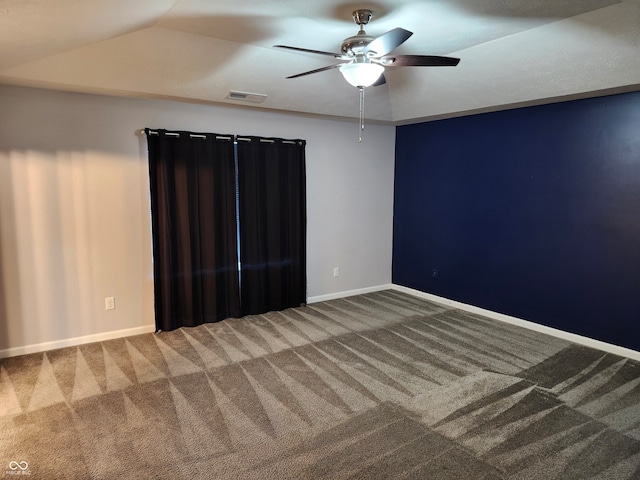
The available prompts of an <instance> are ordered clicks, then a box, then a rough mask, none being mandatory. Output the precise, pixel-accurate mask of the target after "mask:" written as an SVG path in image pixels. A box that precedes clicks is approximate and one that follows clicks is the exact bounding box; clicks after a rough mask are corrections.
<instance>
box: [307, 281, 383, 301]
mask: <svg viewBox="0 0 640 480" xmlns="http://www.w3.org/2000/svg"><path fill="white" fill-rule="evenodd" d="M390 288H393V285H391V284H390V283H388V284H386V285H376V286H375V287H367V288H358V289H357V290H347V291H345V292H336V293H329V294H327V295H318V296H316V297H309V298H308V299H307V303H318V302H326V301H327V300H335V299H336V298H345V297H353V296H354V295H362V294H364V293H373V292H380V291H382V290H389V289H390Z"/></svg>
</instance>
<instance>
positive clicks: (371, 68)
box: [274, 9, 460, 141]
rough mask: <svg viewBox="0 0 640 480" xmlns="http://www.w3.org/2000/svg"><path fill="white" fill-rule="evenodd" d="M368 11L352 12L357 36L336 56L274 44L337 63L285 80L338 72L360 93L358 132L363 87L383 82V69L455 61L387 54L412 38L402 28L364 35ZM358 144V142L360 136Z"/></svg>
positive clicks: (446, 64)
mask: <svg viewBox="0 0 640 480" xmlns="http://www.w3.org/2000/svg"><path fill="white" fill-rule="evenodd" d="M372 15H373V12H372V11H371V10H365V9H361V10H356V11H354V12H353V21H354V22H355V23H356V25H358V26H359V27H360V30H359V31H358V33H357V35H355V36H353V37H349V38H346V39H345V40H344V41H343V42H342V46H341V48H340V53H332V52H323V51H321V50H311V49H308V48H300V47H290V46H288V45H274V47H276V48H285V49H288V50H294V51H298V52H307V53H314V54H318V55H325V56H330V57H333V58H336V59H338V60H341V62H340V63H337V64H334V65H329V66H327V67H322V68H317V69H315V70H311V71H308V72H303V73H298V74H296V75H291V76H289V77H287V78H298V77H302V76H305V75H311V74H312V73H319V72H324V71H325V70H331V69H334V68H338V69H340V73H342V75H343V76H344V78H345V80H346V81H347V82H349V83H350V84H351V85H353V86H354V87H357V88H358V89H359V90H360V131H362V130H364V88H365V87H370V86H378V85H383V84H385V83H386V81H387V80H386V78H385V76H384V71H385V69H386V68H398V67H455V66H456V65H458V63H459V62H460V59H459V58H453V57H440V56H436V55H390V53H391V52H392V51H393V50H395V49H396V48H398V47H399V46H400V45H402V44H403V43H404V42H406V41H407V39H408V38H409V37H410V36H411V35H413V33H412V32H410V31H408V30H405V29H403V28H394V29H392V30H389V31H388V32H386V33H383V34H382V35H380V36H379V37H372V36H370V35H367V33H366V32H365V31H364V25H367V24H368V23H369V21H370V20H371V17H372ZM359 141H362V136H360V138H359Z"/></svg>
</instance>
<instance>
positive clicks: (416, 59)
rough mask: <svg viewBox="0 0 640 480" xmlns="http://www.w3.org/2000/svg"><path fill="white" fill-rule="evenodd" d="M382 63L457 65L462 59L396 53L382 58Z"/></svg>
mask: <svg viewBox="0 0 640 480" xmlns="http://www.w3.org/2000/svg"><path fill="white" fill-rule="evenodd" d="M380 63H381V64H382V65H384V66H385V67H455V66H456V65H458V63H460V59H459V58H453V57H439V56H437V55H395V56H392V57H384V58H381V59H380Z"/></svg>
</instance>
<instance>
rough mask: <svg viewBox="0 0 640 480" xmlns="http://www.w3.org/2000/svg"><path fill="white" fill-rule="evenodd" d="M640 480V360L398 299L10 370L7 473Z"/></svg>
mask: <svg viewBox="0 0 640 480" xmlns="http://www.w3.org/2000/svg"><path fill="white" fill-rule="evenodd" d="M26 473H29V474H30V475H31V477H30V478H43V479H60V478H65V479H76V478H77V479H90V478H93V479H113V478H184V479H187V478H188V479H193V478H206V479H236V478H242V479H272V478H273V479H282V478H291V479H294V478H295V479H304V478H313V479H318V478H326V479H348V478H366V479H376V478H379V479H389V478H401V479H405V478H407V479H408V478H419V479H433V480H437V479H456V480H458V479H473V480H483V479H486V480H489V479H518V480H521V479H541V480H552V479H563V480H572V479H576V480H578V479H580V480H583V479H600V480H604V479H607V480H610V479H639V478H640V364H639V363H638V362H635V361H632V360H629V359H627V358H623V357H618V356H615V355H612V354H608V353H604V352H601V351H598V350H593V349H589V348H586V347H582V346H577V345H574V344H571V343H569V342H566V341H564V340H559V339H557V338H552V337H548V336H545V335H542V334H539V333H536V332H532V331H528V330H524V329H521V328H518V327H514V326H511V325H507V324H503V323H500V322H496V321H493V320H489V319H486V318H482V317H479V316H475V315H471V314H469V313H465V312H462V311H459V310H454V309H450V308H447V307H444V306H442V305H437V304H434V303H430V302H427V301H424V300H421V299H417V298H415V297H411V296H408V295H404V294H401V293H398V292H395V291H384V292H379V293H372V294H367V295H360V296H356V297H350V298H346V299H340V300H333V301H328V302H324V303H319V304H314V305H310V306H307V307H303V308H297V309H291V310H287V311H284V312H278V313H269V314H266V315H257V316H252V317H247V318H245V319H233V320H227V321H224V322H220V323H216V324H209V325H203V326H200V327H196V328H190V329H182V330H178V331H174V332H165V333H160V334H157V335H154V334H148V335H140V336H136V337H128V338H124V339H119V340H110V341H105V342H100V343H94V344H88V345H83V346H80V347H72V348H65V349H60V350H54V351H49V352H46V353H39V354H33V355H25V356H21V357H14V358H9V359H5V360H2V361H0V477H3V476H4V477H6V478H15V475H17V474H20V475H22V474H26Z"/></svg>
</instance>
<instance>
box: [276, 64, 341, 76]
mask: <svg viewBox="0 0 640 480" xmlns="http://www.w3.org/2000/svg"><path fill="white" fill-rule="evenodd" d="M341 65H344V64H343V63H338V64H336V65H329V66H328V67H322V68H316V69H315V70H310V71H308V72H303V73H298V74H297V75H291V76H290V77H287V78H298V77H303V76H305V75H311V74H312V73H318V72H324V71H325V70H331V69H332V68H338V67H339V66H341Z"/></svg>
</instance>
